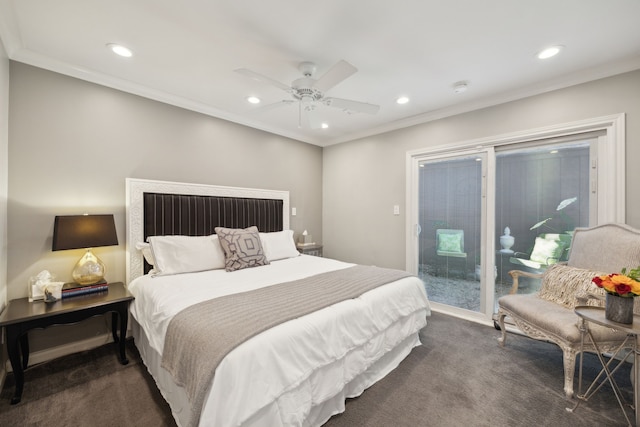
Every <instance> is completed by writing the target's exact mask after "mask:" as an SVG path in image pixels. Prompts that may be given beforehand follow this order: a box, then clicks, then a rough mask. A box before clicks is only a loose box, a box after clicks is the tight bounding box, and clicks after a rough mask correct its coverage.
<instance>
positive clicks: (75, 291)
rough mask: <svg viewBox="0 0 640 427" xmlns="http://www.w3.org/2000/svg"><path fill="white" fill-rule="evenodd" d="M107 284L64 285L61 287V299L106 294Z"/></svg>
mask: <svg viewBox="0 0 640 427" xmlns="http://www.w3.org/2000/svg"><path fill="white" fill-rule="evenodd" d="M108 290H109V284H108V283H107V282H102V283H96V284H95V285H80V284H78V283H65V284H64V285H63V286H62V299H65V298H70V297H76V296H79V295H87V294H95V293H98V292H107V291H108Z"/></svg>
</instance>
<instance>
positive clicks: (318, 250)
mask: <svg viewBox="0 0 640 427" xmlns="http://www.w3.org/2000/svg"><path fill="white" fill-rule="evenodd" d="M296 247H297V248H298V252H300V253H301V254H304V255H313V256H319V257H321V256H322V245H315V244H314V245H306V246H300V245H298V246H296Z"/></svg>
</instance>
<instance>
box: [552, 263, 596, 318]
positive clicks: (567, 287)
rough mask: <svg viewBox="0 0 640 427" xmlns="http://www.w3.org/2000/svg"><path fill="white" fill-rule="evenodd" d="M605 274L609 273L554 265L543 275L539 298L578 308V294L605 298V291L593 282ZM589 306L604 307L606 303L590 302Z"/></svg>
mask: <svg viewBox="0 0 640 427" xmlns="http://www.w3.org/2000/svg"><path fill="white" fill-rule="evenodd" d="M603 274H607V273H603V272H600V271H594V270H587V269H583V268H576V267H569V266H568V265H564V264H554V265H552V266H551V267H549V268H548V269H547V270H546V271H545V272H544V273H543V275H542V283H541V286H540V292H539V296H540V298H542V299H544V300H547V301H551V302H555V303H557V304H561V305H563V306H564V307H567V308H570V309H573V308H574V307H575V306H576V295H577V294H586V293H590V294H594V295H602V296H604V294H605V292H604V290H603V289H601V288H598V287H597V286H596V285H594V284H593V283H592V282H591V280H592V279H593V278H594V277H596V276H600V275H603ZM589 305H596V306H600V307H603V306H604V302H603V301H599V300H589Z"/></svg>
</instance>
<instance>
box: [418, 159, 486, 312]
mask: <svg viewBox="0 0 640 427" xmlns="http://www.w3.org/2000/svg"><path fill="white" fill-rule="evenodd" d="M483 157H484V156H483V155H477V154H470V155H462V156H453V157H444V158H435V159H427V160H422V161H420V162H419V164H418V168H419V170H418V181H419V184H418V186H419V190H418V191H419V195H418V198H419V200H418V209H419V212H418V224H419V231H420V234H419V249H418V257H419V260H418V274H419V276H420V277H421V278H422V280H423V281H424V283H425V286H426V288H427V294H428V295H429V298H430V299H431V301H434V302H438V303H442V304H447V305H451V306H454V307H459V308H462V309H466V310H472V311H480V301H481V280H480V279H481V277H480V276H481V270H480V268H481V267H480V266H481V258H482V257H481V249H482V245H481V237H482V236H481V231H482V230H481V221H482V217H483V215H482V210H483V203H482V187H483V184H482V177H483V173H482V169H483V161H482V160H483Z"/></svg>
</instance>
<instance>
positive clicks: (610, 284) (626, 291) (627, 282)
mask: <svg viewBox="0 0 640 427" xmlns="http://www.w3.org/2000/svg"><path fill="white" fill-rule="evenodd" d="M592 282H593V283H595V285H596V286H597V287H599V288H603V289H604V290H605V291H606V292H607V293H608V294H611V295H616V296H619V297H627V298H632V297H636V296H639V295H640V266H639V267H637V268H634V269H631V270H629V273H627V269H626V268H623V269H622V271H621V273H620V274H618V273H612V274H605V275H604V276H596V277H594V278H593V280H592Z"/></svg>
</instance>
